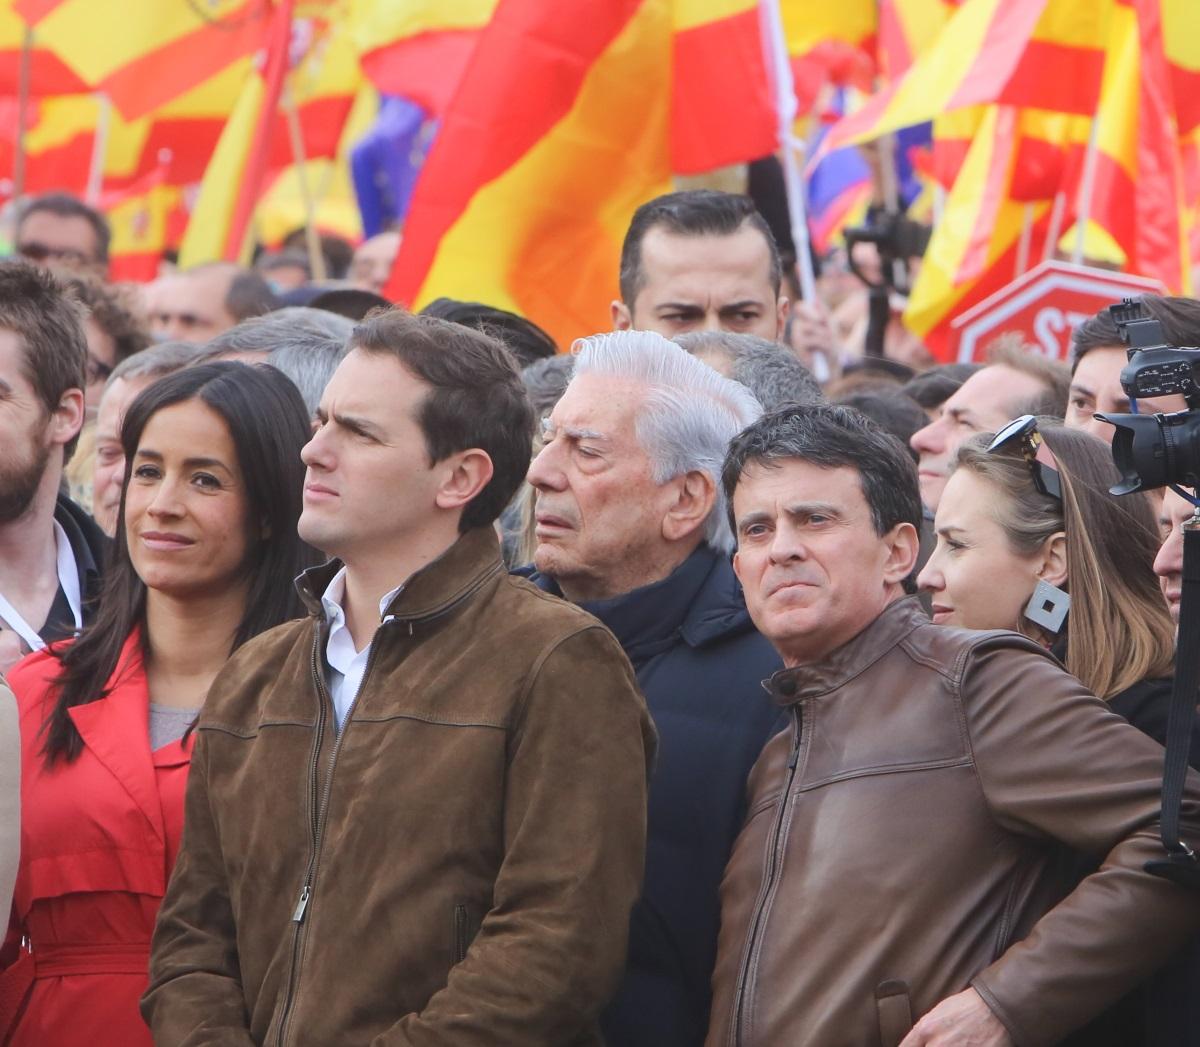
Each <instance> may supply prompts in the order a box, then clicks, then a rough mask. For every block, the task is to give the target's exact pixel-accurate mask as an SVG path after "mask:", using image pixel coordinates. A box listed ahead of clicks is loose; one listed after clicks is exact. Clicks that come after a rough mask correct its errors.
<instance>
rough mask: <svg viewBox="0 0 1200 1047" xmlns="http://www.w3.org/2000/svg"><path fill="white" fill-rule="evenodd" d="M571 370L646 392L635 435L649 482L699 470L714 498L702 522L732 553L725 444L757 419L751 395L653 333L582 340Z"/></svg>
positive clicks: (711, 540) (717, 545)
mask: <svg viewBox="0 0 1200 1047" xmlns="http://www.w3.org/2000/svg"><path fill="white" fill-rule="evenodd" d="M571 351H572V352H573V353H574V354H575V370H574V373H573V374H572V379H574V378H577V377H579V376H580V375H584V374H594V375H602V376H604V377H606V378H619V379H622V380H624V381H629V382H636V383H638V384H639V385H644V386H645V387H646V398H645V400H644V401H643V402H642V406H641V409H640V410H639V412H638V417H637V422H636V429H635V435H636V436H637V440H638V443H639V444H641V446H642V448H643V449H644V450H645V452H646V454H647V455H649V457H650V466H651V476H652V477H653V479H654V482H655V483H658V484H664V483H666V482H667V481H668V480H673V479H674V478H675V477H677V476H682V475H683V474H684V473H688V472H691V471H692V470H693V469H700V470H703V471H704V472H706V473H708V475H709V476H710V477H712V480H713V484H714V485H715V487H716V491H717V498H716V501H715V503H714V504H713V509H712V512H711V513H709V516H708V519H707V520H706V521H705V524H704V538H705V541H707V542H708V544H709V545H711V546H712V547H713V548H714V549H718V550H720V551H721V552H723V553H731V552H733V548H734V540H733V532H732V531H730V529H729V520H728V513H727V512H726V509H725V494H724V491H723V489H722V487H721V465H722V463H723V462H724V461H725V452H726V451H727V450H728V449H729V441H730V440H732V439H733V438H734V437H735V436H736V435H737V434H738V433H740V432H741V431H742V430H743V429H745V428H746V426H748V425H749V424H750V423H751V422H753V421H755V420H756V419H757V418H758V417H759V415H761V414H762V408H761V407H760V406H759V403H758V401H757V400H756V399H755V398H754V395H753V394H752V393H751V392H750V390H749V389H747V388H746V387H745V386H744V385H741V384H740V383H738V382H734V381H731V380H730V379H728V378H726V377H725V376H724V375H722V374H719V373H718V372H717V371H714V370H713V369H712V368H711V367H709V366H708V364H705V363H702V362H701V361H699V360H697V359H696V358H695V357H694V356H691V355H690V354H689V353H687V352H686V351H685V350H683V349H681V348H680V347H679V346H677V345H676V344H675V343H674V342H671V341H668V340H667V339H666V338H664V337H663V336H662V335H660V334H656V333H655V332H653V331H612V332H610V333H608V334H597V335H592V336H591V337H590V338H581V339H579V340H578V341H577V342H576V343H575V344H574V345H573V346H572V347H571Z"/></svg>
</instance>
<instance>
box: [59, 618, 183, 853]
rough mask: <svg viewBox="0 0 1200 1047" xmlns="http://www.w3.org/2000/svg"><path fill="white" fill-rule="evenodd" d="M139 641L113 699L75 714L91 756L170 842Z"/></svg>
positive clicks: (115, 679) (131, 647) (123, 664)
mask: <svg viewBox="0 0 1200 1047" xmlns="http://www.w3.org/2000/svg"><path fill="white" fill-rule="evenodd" d="M138 635H139V634H138V631H137V630H134V632H133V633H131V634H130V636H129V638H128V639H127V640H126V641H125V647H124V648H123V650H122V651H121V658H120V660H119V661H118V662H117V669H116V672H114V673H113V675H112V677H111V679H110V681H109V686H110V690H109V694H108V697H107V698H102V699H101V700H100V701H97V702H90V703H88V704H87V705H77V706H74V707H72V708H71V709H70V710H69V712H70V716H71V719H72V720H73V721H74V722H75V726H76V728H77V729H78V730H79V734H80V736H81V737H82V738H83V743H84V745H85V746H86V747H87V749H88V751H89V752H90V753H91V754H92V755H93V756H95V757H96V759H97V760H98V761H99V762H100V763H101V764H102V765H103V766H104V767H105V769H106V770H108V772H109V773H110V774H111V775H112V776H113V777H114V778H116V779H117V781H118V782H120V783H121V785H122V786H123V787H124V789H125V791H126V792H127V793H129V795H130V797H131V798H132V799H133V801H134V803H136V804H137V806H138V808H139V809H140V810H141V811H142V813H143V814H144V815H145V816H146V820H147V821H148V822H149V823H150V824H151V826H152V827H153V828H154V832H155V834H156V835H157V837H158V838H159V840H164V839H165V834H164V831H163V823H162V804H161V802H160V800H159V795H158V783H157V780H156V778H155V773H154V767H155V761H154V759H153V758H152V756H151V753H150V694H149V690H148V688H147V685H146V672H145V668H144V667H143V665H142V655H141V649H140V645H139V639H138ZM175 747H176V748H178V743H176V746H175ZM170 748H171V746H164V749H170Z"/></svg>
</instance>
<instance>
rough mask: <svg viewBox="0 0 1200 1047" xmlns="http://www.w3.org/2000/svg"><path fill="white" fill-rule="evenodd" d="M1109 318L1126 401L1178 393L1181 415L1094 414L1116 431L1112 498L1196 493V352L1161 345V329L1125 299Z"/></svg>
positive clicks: (1199, 451) (1199, 448)
mask: <svg viewBox="0 0 1200 1047" xmlns="http://www.w3.org/2000/svg"><path fill="white" fill-rule="evenodd" d="M1108 313H1109V316H1111V317H1112V320H1113V322H1114V323H1115V324H1116V325H1117V330H1118V331H1119V332H1120V333H1121V341H1122V342H1124V343H1125V345H1127V346H1128V347H1129V348H1128V355H1129V363H1128V364H1126V365H1125V367H1124V369H1123V370H1122V371H1121V388H1122V389H1124V390H1125V395H1126V396H1128V397H1129V398H1130V399H1131V400H1136V399H1138V398H1140V397H1146V396H1169V395H1171V394H1172V393H1179V394H1181V395H1182V396H1183V398H1184V401H1185V402H1186V403H1187V410H1184V411H1176V412H1174V413H1172V414H1161V413H1160V414H1097V415H1096V417H1097V418H1099V419H1101V420H1103V421H1106V422H1111V423H1112V425H1113V426H1115V427H1116V432H1115V433H1114V434H1113V441H1112V453H1113V461H1114V462H1116V465H1117V468H1118V469H1119V470H1120V471H1121V482H1120V483H1119V484H1117V485H1115V486H1114V487H1113V488H1112V493H1113V494H1132V493H1133V492H1134V491H1148V490H1151V489H1152V488H1155V487H1166V486H1170V485H1174V486H1179V485H1182V486H1184V487H1200V348H1196V347H1180V346H1175V345H1171V344H1169V343H1168V342H1167V340H1166V337H1165V335H1164V334H1163V329H1162V324H1160V323H1159V322H1158V321H1157V320H1155V319H1154V318H1153V317H1151V316H1149V315H1147V314H1146V311H1145V309H1144V308H1143V307H1142V304H1141V303H1140V302H1138V301H1137V300H1136V299H1133V298H1126V299H1125V300H1124V301H1123V302H1121V304H1120V305H1113V306H1109V309H1108Z"/></svg>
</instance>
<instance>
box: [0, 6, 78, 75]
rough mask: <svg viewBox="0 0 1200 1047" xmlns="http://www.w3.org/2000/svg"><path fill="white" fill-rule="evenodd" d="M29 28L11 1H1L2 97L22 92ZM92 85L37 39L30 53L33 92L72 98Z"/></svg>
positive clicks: (0, 58)
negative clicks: (22, 60) (22, 57)
mask: <svg viewBox="0 0 1200 1047" xmlns="http://www.w3.org/2000/svg"><path fill="white" fill-rule="evenodd" d="M26 28H27V27H26V25H25V23H24V22H23V21H22V20H21V18H20V16H19V15H18V14H17V13H16V11H14V10H13V9H12V5H11V2H10V0H3V2H0V97H6V96H12V97H13V98H15V97H16V96H17V94H18V93H19V92H20V82H21V54H22V51H23V50H24V47H25V32H26ZM88 89H89V88H88V85H87V84H86V83H84V82H83V80H81V79H80V78H79V77H78V76H77V75H76V74H75V73H74V71H73V70H72V69H71V68H70V67H69V66H68V65H67V64H66V63H65V62H64V61H63V60H62V59H61V58H59V57H58V55H56V54H55V53H54V52H53V51H51V50H49V49H48V48H45V47H43V46H41V44H40V42H39V41H38V40H37V39H36V38H35V39H34V40H33V46H32V47H31V49H30V52H29V93H30V94H31V95H33V96H34V97H35V98H36V97H40V96H43V95H70V94H76V93H78V92H83V91H87V90H88Z"/></svg>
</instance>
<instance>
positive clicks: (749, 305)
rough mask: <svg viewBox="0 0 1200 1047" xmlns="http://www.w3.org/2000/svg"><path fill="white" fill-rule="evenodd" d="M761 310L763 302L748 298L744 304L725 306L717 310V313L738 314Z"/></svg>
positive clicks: (736, 303)
mask: <svg viewBox="0 0 1200 1047" xmlns="http://www.w3.org/2000/svg"><path fill="white" fill-rule="evenodd" d="M761 308H763V304H762V302H760V301H758V300H757V299H755V298H747V299H746V300H745V301H742V302H730V303H729V305H723V306H721V308H720V309H718V310H717V312H719V313H736V312H740V311H741V310H743V309H761Z"/></svg>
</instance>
